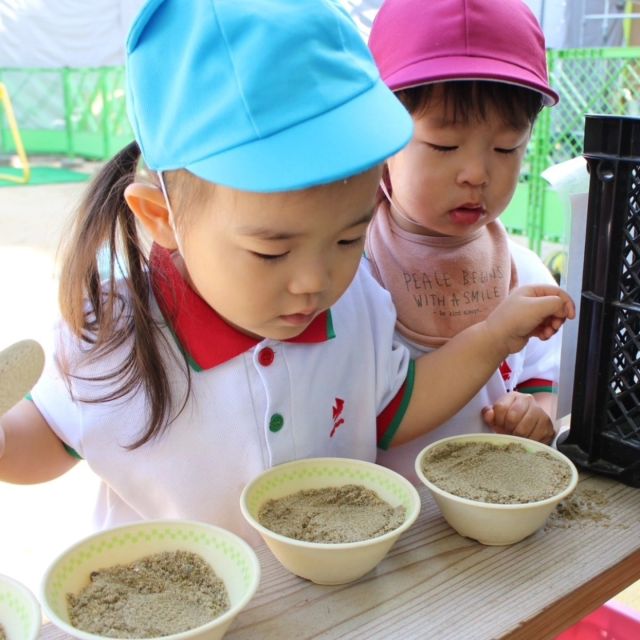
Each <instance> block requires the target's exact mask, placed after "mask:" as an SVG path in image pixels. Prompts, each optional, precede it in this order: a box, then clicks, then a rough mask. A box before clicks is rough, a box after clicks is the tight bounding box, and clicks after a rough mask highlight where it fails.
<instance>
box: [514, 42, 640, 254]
mask: <svg viewBox="0 0 640 640" xmlns="http://www.w3.org/2000/svg"><path fill="white" fill-rule="evenodd" d="M548 59H549V75H550V82H551V85H552V86H553V88H554V89H555V90H556V91H557V92H558V93H559V94H560V103H559V104H558V105H556V106H555V107H553V108H552V109H545V110H544V111H543V113H542V114H541V115H540V118H539V119H538V122H537V124H536V127H535V130H534V135H533V137H532V139H531V143H530V145H529V149H528V152H527V161H526V167H525V169H526V173H525V175H524V176H523V177H524V180H525V182H526V185H527V208H526V213H525V215H524V216H522V215H520V217H519V218H518V219H517V222H518V224H522V221H523V218H524V220H525V221H526V223H525V227H524V228H522V229H520V231H521V233H523V234H525V235H527V236H528V238H529V245H530V247H531V248H532V249H533V250H534V251H536V252H537V253H540V251H541V246H542V241H543V240H548V241H552V242H563V241H565V240H566V238H567V232H568V229H566V228H565V227H566V222H567V221H566V220H565V217H564V216H565V213H564V209H563V206H562V204H561V202H560V200H559V199H558V198H557V197H554V196H550V195H549V194H550V190H549V189H548V187H547V183H546V181H545V180H544V179H543V178H542V177H541V176H540V173H541V172H542V171H544V169H546V168H547V167H549V166H551V165H553V164H556V163H558V162H562V161H564V160H569V159H570V158H573V157H575V156H578V155H580V154H581V153H582V140H583V136H584V116H585V115H586V114H588V113H591V114H611V115H638V114H640V47H630V48H614V47H612V48H607V49H566V50H552V51H549V52H548ZM522 187H523V185H520V186H519V189H522ZM505 221H507V220H505Z"/></svg>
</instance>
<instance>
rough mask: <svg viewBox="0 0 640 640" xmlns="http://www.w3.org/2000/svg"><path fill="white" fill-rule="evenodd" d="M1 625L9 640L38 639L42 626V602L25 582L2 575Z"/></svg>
mask: <svg viewBox="0 0 640 640" xmlns="http://www.w3.org/2000/svg"><path fill="white" fill-rule="evenodd" d="M0 626H1V627H2V628H3V629H4V631H5V634H6V636H7V640H36V638H37V637H38V634H39V633H40V627H41V626H42V614H41V613H40V604H39V603H38V601H37V600H36V597H35V596H34V595H33V593H31V591H29V589H27V587H25V586H24V585H23V584H21V583H20V582H18V581H17V580H14V579H13V578H10V577H9V576H4V575H0Z"/></svg>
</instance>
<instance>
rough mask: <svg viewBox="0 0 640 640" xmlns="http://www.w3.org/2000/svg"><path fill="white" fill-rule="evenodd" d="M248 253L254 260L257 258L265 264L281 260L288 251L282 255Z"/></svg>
mask: <svg viewBox="0 0 640 640" xmlns="http://www.w3.org/2000/svg"><path fill="white" fill-rule="evenodd" d="M249 253H251V255H254V256H255V257H256V258H259V259H260V260H265V261H267V262H275V261H276V260H281V259H282V258H284V257H285V256H286V255H288V253H289V252H288V251H285V252H284V253H277V254H275V255H274V254H272V253H258V252H257V251H250V252H249Z"/></svg>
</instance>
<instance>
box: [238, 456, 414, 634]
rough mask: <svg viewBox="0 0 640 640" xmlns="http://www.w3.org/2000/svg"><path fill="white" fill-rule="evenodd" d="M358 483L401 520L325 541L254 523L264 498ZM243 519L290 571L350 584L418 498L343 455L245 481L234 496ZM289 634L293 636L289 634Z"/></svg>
mask: <svg viewBox="0 0 640 640" xmlns="http://www.w3.org/2000/svg"><path fill="white" fill-rule="evenodd" d="M343 485H361V486H363V487H365V488H367V489H370V490H372V491H374V492H375V493H377V494H378V496H379V497H380V498H381V499H382V500H384V501H385V502H387V503H388V504H390V505H391V506H392V507H394V508H395V507H397V506H400V505H402V506H403V507H404V509H405V515H404V521H403V522H402V524H401V525H400V526H399V527H397V528H396V529H393V530H392V531H389V532H387V533H384V534H382V535H380V536H378V537H375V538H368V539H366V540H360V541H358V542H344V543H329V542H307V541H305V540H296V539H294V538H288V537H286V536H283V535H280V534H279V533H275V532H274V531H271V530H270V529H267V528H266V527H264V526H263V525H262V524H260V522H259V521H258V513H259V511H260V508H261V507H262V505H264V504H265V503H266V502H267V501H269V500H272V499H273V500H277V499H278V498H282V497H284V496H288V495H291V494H293V493H297V492H298V491H301V490H305V489H323V488H327V487H339V486H343ZM240 508H241V511H242V515H243V516H244V517H245V518H246V520H247V522H248V523H249V524H250V525H251V526H252V527H254V528H255V529H256V530H257V531H258V533H259V534H260V535H261V536H262V538H263V540H264V541H265V543H266V544H267V546H268V547H269V549H271V552H272V553H273V555H274V556H275V557H276V558H277V559H278V560H279V561H280V562H281V563H282V565H283V566H284V567H285V568H286V569H288V570H289V571H291V572H292V573H294V574H295V575H298V576H301V577H303V578H307V579H308V580H311V581H312V582H315V583H317V584H324V585H336V584H345V583H347V582H352V581H354V580H357V579H358V578H360V577H362V576H363V575H365V574H366V573H368V572H369V571H371V570H372V569H373V568H374V567H375V566H376V565H377V564H378V563H379V562H380V561H381V560H382V559H383V558H384V557H385V555H387V553H388V552H389V550H390V549H391V547H392V546H393V545H394V543H395V542H396V540H397V539H398V538H399V537H400V535H401V534H402V533H404V532H405V531H406V530H407V529H408V528H409V527H410V526H411V525H412V524H413V523H414V522H415V520H416V518H417V517H418V514H419V513H420V496H419V495H418V492H417V491H416V489H415V487H414V486H413V485H412V484H411V483H410V482H409V481H408V480H407V479H406V478H404V477H402V476H401V475H400V474H398V473H396V472H395V471H391V469H387V468H385V467H382V466H380V465H377V464H373V463H372V462H365V461H363V460H352V459H349V458H306V459H302V460H295V461H293V462H287V463H285V464H280V465H277V466H275V467H272V468H271V469H267V471H265V472H263V473H262V474H260V475H259V476H258V477H257V478H255V479H254V480H253V481H252V482H250V483H249V484H248V485H247V486H246V487H245V489H244V491H243V492H242V495H241V496H240ZM292 637H293V636H292Z"/></svg>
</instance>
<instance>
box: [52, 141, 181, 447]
mask: <svg viewBox="0 0 640 640" xmlns="http://www.w3.org/2000/svg"><path fill="white" fill-rule="evenodd" d="M140 156H141V154H140V148H139V147H138V144H137V143H136V142H132V143H130V144H129V145H127V146H126V147H125V148H124V149H122V150H121V151H120V152H119V153H118V154H117V155H116V156H114V157H113V158H112V159H111V160H110V161H109V162H108V163H107V164H106V165H105V166H104V167H103V168H102V170H101V171H100V172H99V173H98V175H97V176H96V177H95V178H94V180H93V181H92V183H91V184H90V186H89V189H88V191H87V193H86V195H85V197H84V198H83V200H82V202H81V203H80V206H79V209H78V212H77V216H76V218H75V220H74V222H73V226H72V228H71V232H70V233H69V235H68V239H67V240H66V242H65V244H64V246H63V249H62V250H63V253H62V271H61V277H60V291H59V302H60V309H61V312H62V317H63V319H64V320H65V321H66V323H67V324H68V326H69V327H70V329H71V331H72V332H73V333H74V334H75V335H76V336H77V337H78V338H80V339H82V340H83V341H84V342H85V343H87V344H89V345H90V347H89V356H90V357H91V358H93V359H97V358H103V357H105V356H108V355H109V354H110V353H112V352H113V351H115V350H116V349H118V348H119V347H121V346H122V345H124V344H130V345H131V348H130V351H129V353H128V354H127V357H126V358H125V359H124V360H123V361H122V363H121V364H120V365H119V366H118V368H117V369H115V370H114V371H112V372H108V373H105V374H104V375H102V376H100V377H97V378H92V380H93V381H94V382H96V383H104V382H107V381H111V380H116V381H117V383H118V384H116V387H115V388H114V389H113V390H112V391H110V393H108V394H106V395H103V396H101V397H98V398H90V399H88V398H79V400H81V401H83V402H89V403H98V402H108V401H111V400H117V399H119V398H122V397H124V396H126V395H128V394H130V393H133V392H136V391H138V390H139V389H141V390H142V391H143V392H144V393H145V394H146V397H147V400H148V406H149V407H150V411H151V415H150V418H149V422H148V424H147V427H146V429H145V431H144V433H142V434H141V435H140V436H139V437H138V439H137V440H135V442H133V443H132V444H130V445H129V446H128V448H129V449H135V448H137V447H140V446H142V445H143V444H145V443H146V442H148V441H149V440H151V439H152V438H154V437H156V436H158V435H160V434H161V433H162V432H163V431H164V429H165V428H166V427H167V425H168V423H169V422H170V420H169V415H170V411H171V405H172V396H171V388H170V385H169V381H168V379H167V374H166V372H165V364H164V362H163V357H162V354H161V351H160V347H159V341H160V340H163V339H164V337H163V335H162V334H161V332H160V331H159V328H158V326H157V322H156V321H155V320H154V318H153V317H152V314H151V312H150V309H149V298H150V284H149V264H148V260H147V257H146V254H145V251H144V249H143V246H142V241H141V238H140V235H139V233H138V228H137V226H136V219H135V216H134V215H133V213H132V212H131V210H130V209H129V207H128V205H127V203H126V201H125V199H124V191H125V189H126V187H127V186H128V185H129V184H131V183H132V182H133V181H134V179H135V176H136V172H137V167H138V162H139V160H140ZM101 258H108V275H107V276H106V278H104V280H103V278H102V274H101V273H100V263H101V262H104V260H101ZM119 273H124V274H126V277H125V278H124V279H123V280H122V281H121V283H119V282H118V274H119ZM123 284H124V286H125V287H126V289H127V291H126V294H124V295H123V293H122V285H123ZM61 366H62V369H63V373H64V374H65V376H67V378H71V377H73V373H72V372H71V371H70V370H69V367H68V366H65V364H64V362H62V361H61ZM185 371H186V375H187V380H188V386H187V393H186V396H185V399H184V402H183V405H182V408H184V403H186V398H187V397H188V395H189V392H190V386H191V384H190V377H189V370H188V367H185ZM180 410H182V409H180Z"/></svg>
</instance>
